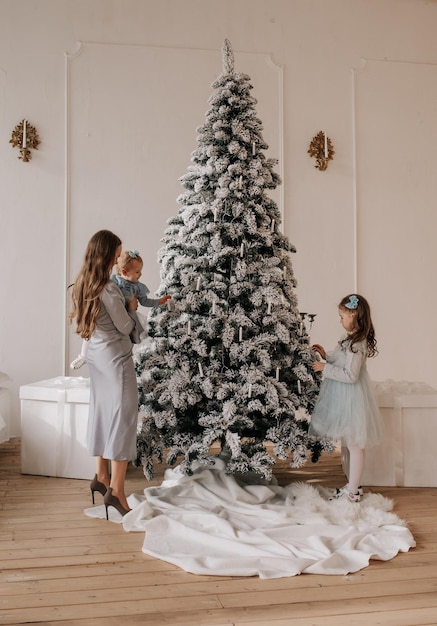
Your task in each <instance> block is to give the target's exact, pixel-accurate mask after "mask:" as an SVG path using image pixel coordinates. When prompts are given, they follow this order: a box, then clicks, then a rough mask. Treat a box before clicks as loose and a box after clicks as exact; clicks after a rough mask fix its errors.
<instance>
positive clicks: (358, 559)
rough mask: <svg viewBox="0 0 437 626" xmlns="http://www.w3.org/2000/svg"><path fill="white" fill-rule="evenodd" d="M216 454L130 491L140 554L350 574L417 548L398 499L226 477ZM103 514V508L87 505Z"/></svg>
mask: <svg viewBox="0 0 437 626" xmlns="http://www.w3.org/2000/svg"><path fill="white" fill-rule="evenodd" d="M224 467H225V466H224V463H223V461H221V460H220V459H217V460H216V461H215V464H214V466H213V467H210V468H205V467H197V468H196V471H195V472H194V475H193V476H185V475H183V474H181V473H180V472H179V470H178V469H177V468H176V469H175V470H170V469H169V470H167V471H166V473H165V477H164V481H163V483H162V484H161V485H160V486H158V487H149V488H147V489H145V490H144V496H141V495H138V494H132V495H130V496H129V499H128V501H129V505H130V506H131V507H132V511H131V512H129V513H128V514H127V515H125V517H124V518H122V517H121V516H119V514H118V513H117V512H116V511H115V509H113V508H110V509H109V511H110V518H111V519H112V520H113V521H119V522H122V523H123V527H124V529H125V530H126V531H143V532H145V539H144V543H143V552H145V553H146V554H149V555H151V556H154V557H156V558H159V559H162V560H164V561H167V562H169V563H173V564H174V565H177V566H178V567H180V568H182V569H184V570H185V571H187V572H191V573H193V574H208V575H218V576H219V575H223V576H254V575H258V576H259V577H260V578H280V577H285V576H295V575H296V574H301V573H313V574H347V573H349V572H356V571H358V570H360V569H362V568H364V567H366V566H367V565H368V564H369V560H370V559H379V560H389V559H391V558H393V557H394V556H396V554H397V553H398V552H400V551H401V552H407V551H408V550H409V549H410V548H412V547H414V545H415V541H414V538H413V536H412V534H411V532H410V531H409V530H408V528H407V527H406V524H405V522H403V521H402V520H401V519H399V517H398V516H397V515H395V514H394V513H392V512H391V509H392V506H393V503H392V501H391V500H388V499H387V498H384V497H383V496H381V495H380V494H370V493H368V494H366V495H365V496H364V498H363V499H362V501H361V502H360V503H359V504H357V503H350V502H345V501H342V500H336V501H329V500H328V494H327V493H326V491H325V490H323V489H322V488H320V487H319V488H317V487H314V486H311V485H309V484H305V483H292V484H290V485H287V486H286V487H280V486H278V485H276V484H268V485H267V484H247V483H245V482H242V481H240V480H238V479H237V478H236V477H235V476H227V475H226V474H225V471H224ZM85 513H86V515H89V516H92V517H103V516H104V507H102V506H98V507H94V508H92V509H87V510H86V511H85Z"/></svg>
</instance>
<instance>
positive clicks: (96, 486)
mask: <svg viewBox="0 0 437 626" xmlns="http://www.w3.org/2000/svg"><path fill="white" fill-rule="evenodd" d="M90 489H91V497H92V499H93V504H94V492H95V491H98V492H99V493H101V494H102V496H104V495H105V493H106V491H107V489H106V485H105V484H104V483H101V482H100V480H98V478H97V474H96V475H95V476H94V478H93V479H92V481H91V482H90Z"/></svg>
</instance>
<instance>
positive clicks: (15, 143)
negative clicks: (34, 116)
mask: <svg viewBox="0 0 437 626" xmlns="http://www.w3.org/2000/svg"><path fill="white" fill-rule="evenodd" d="M9 143H11V144H12V147H13V148H17V147H18V148H20V154H19V156H18V158H19V159H21V160H22V161H24V162H25V163H27V162H28V161H30V159H31V158H32V153H31V152H30V150H31V149H32V150H38V146H39V144H40V143H41V142H40V140H39V137H38V133H37V132H36V128H35V126H32V124H29V122H28V121H27V120H21V122H20V123H19V124H17V125H16V127H15V128H14V130H13V131H12V137H11V138H10V140H9Z"/></svg>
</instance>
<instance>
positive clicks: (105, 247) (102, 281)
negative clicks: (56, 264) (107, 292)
mask: <svg viewBox="0 0 437 626" xmlns="http://www.w3.org/2000/svg"><path fill="white" fill-rule="evenodd" d="M119 246H121V241H120V239H119V237H117V235H114V233H112V232H111V231H110V230H99V231H98V232H97V233H95V234H94V235H93V236H92V237H91V239H90V240H89V242H88V246H87V249H86V251H85V258H84V262H83V265H82V269H81V270H80V272H79V274H78V275H77V277H76V280H75V281H74V283H73V285H72V289H71V298H72V302H73V307H72V311H71V313H70V315H69V319H70V323H71V322H73V320H74V319H76V333H77V334H78V335H80V336H81V337H82V338H83V339H89V338H90V337H91V335H92V334H93V332H94V329H95V327H96V320H97V316H98V314H99V312H100V297H99V296H100V294H101V292H102V290H103V288H104V286H105V285H106V284H107V283H108V281H109V274H110V271H111V269H112V265H113V263H114V260H115V255H116V252H117V248H118V247H119Z"/></svg>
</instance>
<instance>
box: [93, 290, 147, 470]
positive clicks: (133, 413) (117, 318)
mask: <svg viewBox="0 0 437 626" xmlns="http://www.w3.org/2000/svg"><path fill="white" fill-rule="evenodd" d="M100 300H101V303H102V306H101V310H100V313H99V316H98V318H97V325H96V329H95V330H94V332H93V334H92V336H91V338H90V340H89V342H88V355H87V364H88V367H89V372H90V411H89V418H88V436H87V440H88V451H89V453H90V455H92V456H102V457H103V458H105V459H111V460H113V461H131V460H132V459H134V458H135V456H136V436H137V421H138V388H137V381H136V375H135V369H134V364H133V360H132V342H131V340H130V338H129V335H130V333H131V332H132V330H133V329H134V328H135V326H136V323H137V321H138V318H137V315H136V313H135V312H134V311H129V312H128V311H126V306H125V299H124V297H123V294H122V293H121V291H120V289H119V288H118V287H117V285H115V284H114V283H113V282H112V281H110V282H108V284H107V285H106V286H105V287H104V289H103V291H102V293H101V295H100Z"/></svg>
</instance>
